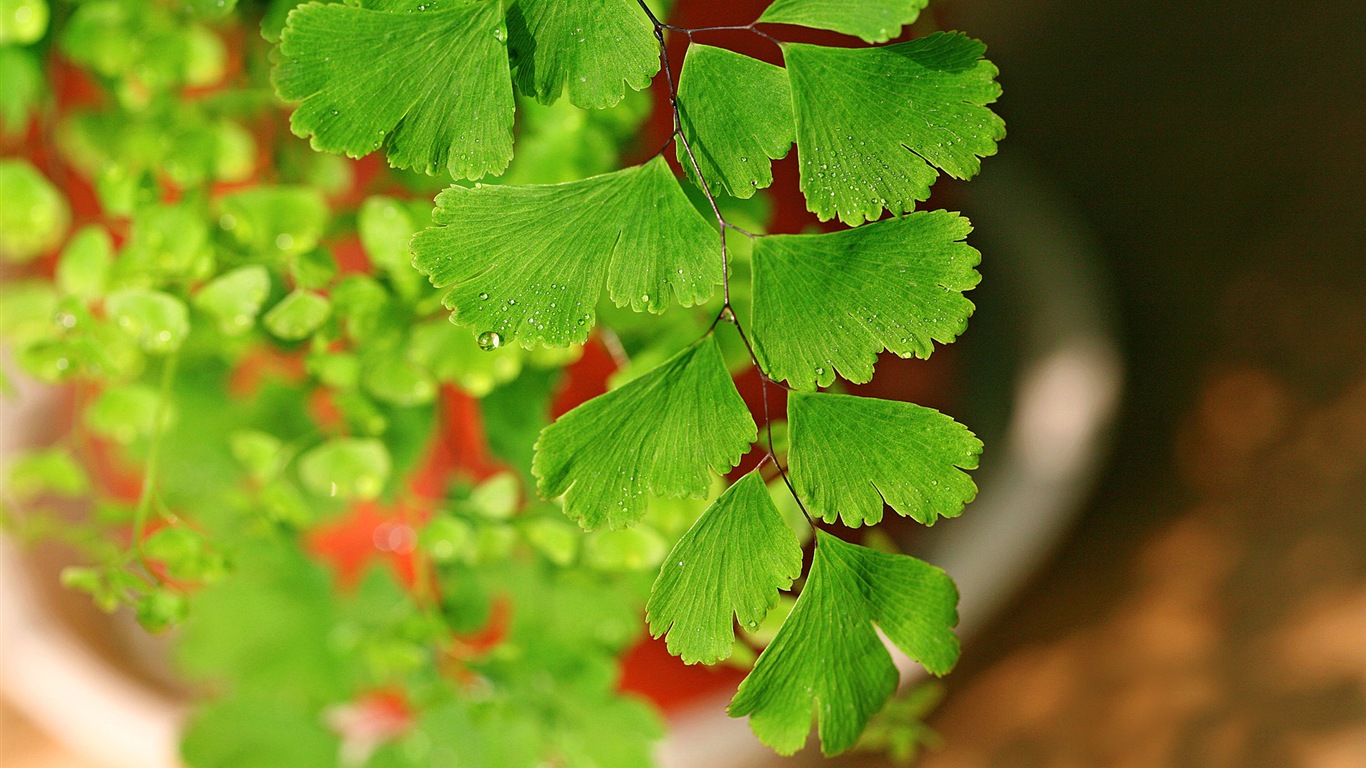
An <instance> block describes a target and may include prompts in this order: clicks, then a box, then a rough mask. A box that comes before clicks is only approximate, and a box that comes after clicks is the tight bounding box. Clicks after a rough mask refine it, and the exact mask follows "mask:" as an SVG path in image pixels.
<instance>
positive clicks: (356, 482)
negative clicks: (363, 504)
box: [299, 437, 391, 500]
mask: <svg viewBox="0 0 1366 768" xmlns="http://www.w3.org/2000/svg"><path fill="white" fill-rule="evenodd" d="M390 464H391V461H390V458H389V450H388V449H387V448H385V447H384V443H381V442H380V441H379V440H375V439H373V438H356V437H339V438H334V439H332V440H328V441H327V442H325V443H323V444H322V445H319V446H317V447H316V448H312V449H310V450H309V451H308V452H307V453H305V454H304V455H303V456H300V457H299V479H300V480H302V481H303V484H304V487H305V488H307V489H308V490H309V491H310V492H312V493H313V494H314V495H317V496H335V497H340V498H343V499H362V500H365V499H373V498H375V497H376V496H379V494H380V491H383V490H384V484H385V483H387V482H389V471H390Z"/></svg>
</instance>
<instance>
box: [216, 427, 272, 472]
mask: <svg viewBox="0 0 1366 768" xmlns="http://www.w3.org/2000/svg"><path fill="white" fill-rule="evenodd" d="M228 446H229V448H230V450H231V451H232V455H233V458H235V459H237V461H238V463H240V464H241V465H242V467H243V468H244V469H246V470H247V474H249V475H251V476H252V477H253V478H254V479H256V480H258V481H262V482H264V481H268V480H272V479H274V478H275V476H276V475H278V474H279V472H280V469H281V459H283V458H284V454H283V448H284V445H283V444H282V443H281V441H280V438H278V437H275V436H274V435H270V434H267V433H265V432H260V431H257V430H254V429H241V430H237V431H235V432H233V433H231V434H229V435H228Z"/></svg>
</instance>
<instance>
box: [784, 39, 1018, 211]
mask: <svg viewBox="0 0 1366 768" xmlns="http://www.w3.org/2000/svg"><path fill="white" fill-rule="evenodd" d="M985 50H986V46H984V45H982V44H981V43H979V42H977V41H976V40H972V39H971V38H968V37H966V36H964V35H960V34H957V33H936V34H933V35H930V36H929V37H924V38H921V39H919V40H912V41H910V42H908V43H897V44H896V45H889V46H885V47H880V48H825V47H822V46H818V45H805V44H799V43H787V44H784V45H783V58H784V59H786V61H787V69H788V73H789V76H790V77H791V80H792V104H793V107H794V111H795V113H796V118H797V156H798V157H799V158H800V159H801V176H802V192H803V193H804V194H805V195H806V203H807V206H808V207H809V208H810V209H811V210H812V211H815V212H816V214H817V215H818V216H820V219H821V221H825V220H826V219H830V218H832V217H835V216H838V217H839V220H840V221H842V222H844V223H845V224H850V225H856V224H860V223H862V222H863V220H864V219H867V220H869V221H873V220H876V219H877V218H878V217H879V216H881V214H882V211H883V210H884V209H886V210H888V211H891V212H892V213H897V214H900V213H906V212H908V211H911V210H913V209H914V208H915V204H916V203H917V202H919V201H921V200H924V199H925V198H927V197H929V194H930V185H931V184H933V183H934V181H935V179H936V178H938V175H939V174H938V173H937V172H936V171H935V168H938V169H940V170H942V171H944V172H945V173H947V174H949V175H950V176H952V177H954V178H956V179H967V178H971V177H972V176H974V175H976V173H977V171H978V169H979V168H980V161H979V160H978V158H981V157H985V156H987V155H993V154H995V153H996V142H997V141H999V140H1001V139H1002V138H1004V136H1005V124H1004V123H1003V122H1002V121H1001V119H1000V118H999V117H997V116H996V115H995V114H993V113H992V112H991V111H990V110H989V109H987V108H986V105H987V104H990V103H992V102H993V101H995V100H996V99H997V97H999V96H1000V95H1001V88H1000V86H998V85H997V84H996V81H995V80H994V78H995V77H996V67H995V66H993V65H992V64H991V62H988V61H986V60H985V59H983V58H982V53H983V51H985Z"/></svg>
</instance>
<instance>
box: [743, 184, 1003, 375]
mask: <svg viewBox="0 0 1366 768" xmlns="http://www.w3.org/2000/svg"><path fill="white" fill-rule="evenodd" d="M971 229H972V227H971V225H970V224H969V223H968V221H967V219H964V218H962V217H961V216H958V215H957V214H953V213H948V212H946V211H935V212H933V213H923V212H922V213H912V214H908V215H906V216H902V217H899V218H894V219H888V220H886V221H880V222H877V223H874V224H869V225H867V226H863V227H859V228H857V229H846V230H843V231H840V232H831V233H828V234H821V235H776V236H771V237H760V238H757V239H756V240H755V244H754V267H753V268H754V345H755V352H756V353H757V354H758V356H759V360H760V362H762V363H763V368H764V371H765V372H766V373H767V374H768V375H769V376H772V377H773V378H775V379H784V380H786V381H788V382H789V383H790V384H791V385H792V386H793V387H796V388H797V389H807V390H809V389H815V388H816V387H828V386H830V385H831V384H832V383H834V381H835V374H836V373H837V372H838V373H839V375H841V376H843V377H844V378H846V379H848V380H849V381H852V382H855V383H863V382H866V381H869V380H871V379H872V378H873V366H874V364H875V363H876V362H877V356H878V353H880V352H881V351H882V350H883V349H887V350H890V351H892V352H894V353H896V354H897V355H900V356H901V357H911V356H912V355H914V356H916V357H920V358H925V357H929V356H930V353H931V352H932V351H933V350H934V344H933V342H935V341H938V342H939V343H941V344H948V343H949V342H952V341H953V340H954V339H955V338H956V337H957V336H958V334H960V333H962V332H963V329H964V328H965V327H966V326H967V321H968V317H969V316H971V315H972V310H973V305H972V302H971V301H968V300H967V299H966V298H965V297H964V296H963V291H966V290H969V289H971V288H972V287H973V286H975V285H977V282H978V281H979V280H980V279H981V275H979V274H978V273H977V270H975V269H973V267H974V266H976V265H977V263H978V261H979V260H980V256H981V255H980V254H979V253H978V252H977V250H976V249H975V248H973V247H972V246H970V245H968V244H967V243H965V242H963V238H965V237H966V236H967V234H968V232H969V231H970V230H971Z"/></svg>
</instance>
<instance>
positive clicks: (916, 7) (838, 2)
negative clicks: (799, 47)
mask: <svg viewBox="0 0 1366 768" xmlns="http://www.w3.org/2000/svg"><path fill="white" fill-rule="evenodd" d="M928 2H929V0H835V1H834V2H832V1H831V0H773V4H772V5H769V6H768V10H766V11H764V13H763V15H762V16H760V17H759V21H766V22H768V23H770V24H797V25H800V26H803V27H814V28H816V29H832V30H834V31H836V32H843V33H844V34H846V35H855V36H857V37H861V38H863V39H864V41H866V42H869V43H882V42H886V41H888V40H890V39H892V38H893V37H896V36H898V35H900V34H901V27H902V26H904V25H906V24H910V23H912V22H914V21H915V20H916V18H918V17H919V16H920V11H921V10H922V9H924V7H925V5H926V4H927V3H928Z"/></svg>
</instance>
